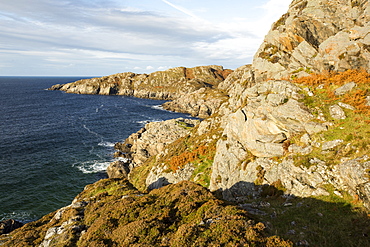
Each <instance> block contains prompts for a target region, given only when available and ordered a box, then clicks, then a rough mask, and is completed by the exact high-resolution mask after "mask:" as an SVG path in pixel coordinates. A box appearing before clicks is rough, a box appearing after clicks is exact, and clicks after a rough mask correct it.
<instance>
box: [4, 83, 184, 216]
mask: <svg viewBox="0 0 370 247" xmlns="http://www.w3.org/2000/svg"><path fill="white" fill-rule="evenodd" d="M78 79H81V78H78V77H0V86H1V88H2V90H1V92H0V98H1V103H0V131H1V132H0V169H1V177H0V221H1V220H4V219H9V218H12V219H15V220H19V221H23V222H28V221H32V220H36V219H38V218H40V217H41V216H43V215H45V214H47V213H50V212H52V211H54V210H56V209H58V208H60V207H63V206H65V205H67V204H69V203H70V202H71V200H72V199H73V198H74V197H75V195H76V194H77V193H79V192H80V191H81V190H82V189H83V188H84V187H85V186H86V185H87V184H90V183H93V182H95V181H97V180H99V179H101V178H104V177H105V176H106V175H105V169H106V167H107V166H108V164H109V163H110V162H111V161H113V152H114V148H113V146H114V143H115V142H119V141H122V140H124V139H125V138H127V137H128V136H129V135H130V134H132V133H133V132H136V131H138V130H139V129H140V128H142V127H143V126H144V124H145V123H146V122H148V121H161V120H166V119H170V118H176V117H184V116H186V115H184V114H179V113H172V112H168V111H165V110H162V109H161V108H160V107H159V106H160V105H161V104H162V103H163V102H165V101H157V100H147V99H137V98H133V97H123V96H115V97H108V96H97V95H76V94H66V93H63V92H60V91H47V90H45V89H46V88H48V87H50V86H51V85H54V84H57V83H67V82H72V81H76V80H78Z"/></svg>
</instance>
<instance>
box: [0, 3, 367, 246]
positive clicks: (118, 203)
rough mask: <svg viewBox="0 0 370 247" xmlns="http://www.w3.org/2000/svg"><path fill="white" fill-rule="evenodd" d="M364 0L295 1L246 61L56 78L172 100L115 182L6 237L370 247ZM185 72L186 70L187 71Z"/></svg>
mask: <svg viewBox="0 0 370 247" xmlns="http://www.w3.org/2000/svg"><path fill="white" fill-rule="evenodd" d="M369 21H370V5H369V2H368V1H365V0H352V1H351V0H338V1H331V0H294V1H293V2H292V3H291V5H290V8H289V10H288V12H287V13H286V14H285V15H283V16H282V17H281V18H280V19H279V20H278V21H277V22H275V23H274V24H273V25H272V28H271V30H270V32H269V33H268V34H267V35H266V37H265V40H264V42H263V43H262V45H261V46H260V48H259V50H258V51H257V53H256V55H255V56H254V60H253V63H252V64H251V65H244V66H241V67H240V68H238V69H236V70H235V71H230V70H224V69H223V68H222V67H220V66H204V67H195V68H192V69H186V68H174V69H172V70H168V71H165V72H156V73H153V74H150V75H136V74H133V73H122V74H117V75H112V76H107V77H103V78H95V79H89V80H81V81H78V82H75V83H70V84H66V85H56V86H54V87H53V88H52V89H55V90H63V91H66V92H68V93H90V94H107V95H110V94H113V95H130V96H135V97H146V98H156V99H166V100H170V101H169V102H167V103H165V105H164V107H165V108H166V109H171V110H174V111H180V112H187V113H190V114H192V115H193V116H198V117H200V118H203V120H190V119H173V120H168V121H164V122H156V123H148V124H146V126H145V127H144V128H143V129H141V130H140V131H139V132H137V133H134V134H132V135H131V136H130V137H129V138H127V139H126V140H123V141H122V143H117V144H116V146H115V148H116V149H117V152H116V153H115V156H116V157H122V158H124V161H117V162H114V163H112V164H111V165H110V166H109V168H108V171H107V172H108V175H109V177H110V178H109V179H106V180H101V181H98V182H97V183H95V184H92V185H88V186H87V187H86V188H85V190H84V191H83V192H82V193H81V194H80V195H78V196H77V197H76V199H75V200H74V201H73V202H72V204H71V205H69V206H67V207H65V208H62V209H60V210H58V211H56V212H54V213H51V214H50V215H47V216H45V217H44V218H42V219H40V220H39V221H36V222H32V223H29V224H26V225H25V226H24V227H22V228H20V229H18V230H15V231H14V232H12V233H10V234H7V235H3V237H0V245H3V246H180V245H181V246H293V245H295V246H369V245H370V219H369V211H370V153H369V150H370V149H369V147H370V127H369V126H370V49H369V47H370V26H369V23H370V22H369ZM190 71H191V72H190Z"/></svg>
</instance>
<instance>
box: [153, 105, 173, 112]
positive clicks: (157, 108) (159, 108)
mask: <svg viewBox="0 0 370 247" xmlns="http://www.w3.org/2000/svg"><path fill="white" fill-rule="evenodd" d="M151 108H152V109H155V110H161V111H167V110H165V109H164V108H163V106H162V105H153V106H151ZM167 112H170V111H167Z"/></svg>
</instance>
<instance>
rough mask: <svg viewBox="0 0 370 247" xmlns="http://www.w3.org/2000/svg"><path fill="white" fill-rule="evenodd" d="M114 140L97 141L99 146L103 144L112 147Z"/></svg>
mask: <svg viewBox="0 0 370 247" xmlns="http://www.w3.org/2000/svg"><path fill="white" fill-rule="evenodd" d="M114 144H115V143H114V142H105V141H101V142H100V143H98V145H99V146H103V147H114Z"/></svg>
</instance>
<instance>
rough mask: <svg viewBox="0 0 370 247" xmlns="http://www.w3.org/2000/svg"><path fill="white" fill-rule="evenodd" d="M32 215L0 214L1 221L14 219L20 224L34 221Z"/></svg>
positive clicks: (21, 213)
mask: <svg viewBox="0 0 370 247" xmlns="http://www.w3.org/2000/svg"><path fill="white" fill-rule="evenodd" d="M31 218H32V217H31V214H30V213H28V212H12V213H4V214H0V221H3V220H8V219H13V220H17V221H20V222H24V223H26V222H29V221H32V219H31Z"/></svg>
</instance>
